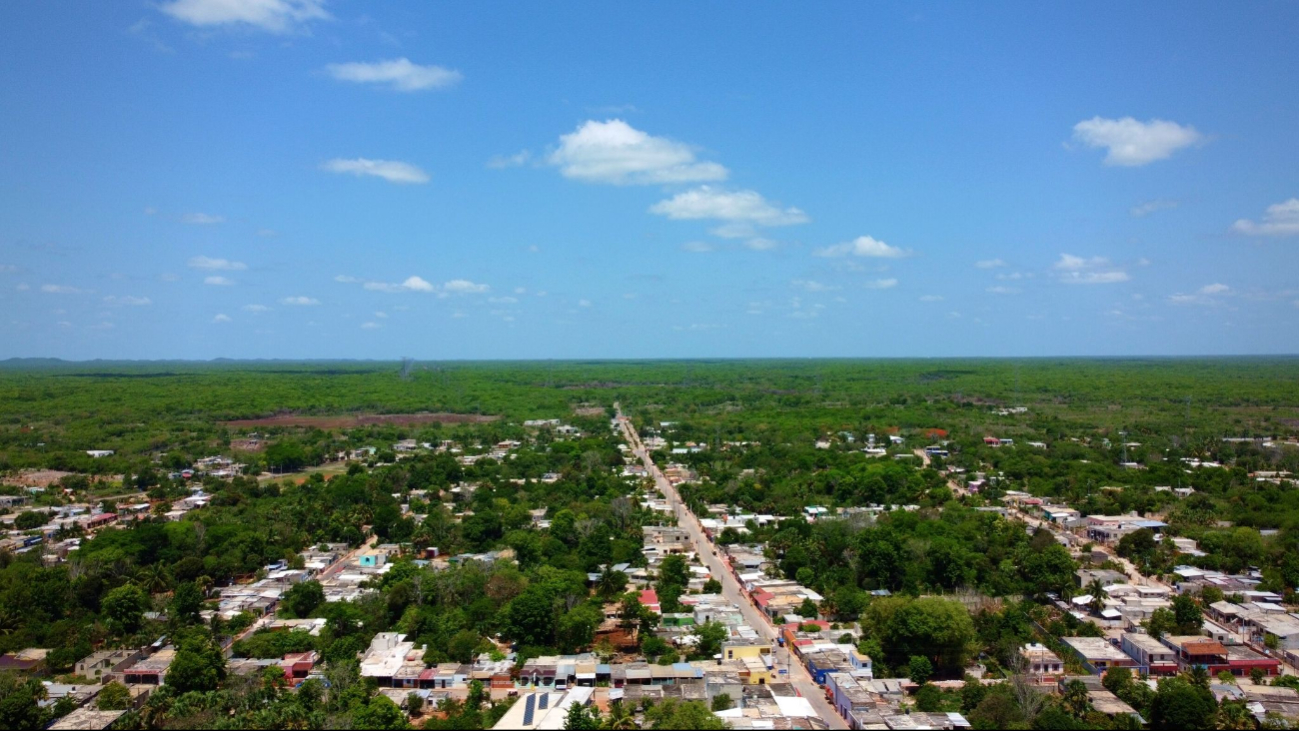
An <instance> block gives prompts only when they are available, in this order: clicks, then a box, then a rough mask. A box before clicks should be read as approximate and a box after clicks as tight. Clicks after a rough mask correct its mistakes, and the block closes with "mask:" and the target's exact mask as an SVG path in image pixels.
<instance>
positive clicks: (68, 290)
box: [41, 284, 85, 294]
mask: <svg viewBox="0 0 1299 731" xmlns="http://www.w3.org/2000/svg"><path fill="white" fill-rule="evenodd" d="M41 291H42V292H44V293H46V294H85V290H84V289H77V288H76V287H69V286H67V285H66V284H42V285H41Z"/></svg>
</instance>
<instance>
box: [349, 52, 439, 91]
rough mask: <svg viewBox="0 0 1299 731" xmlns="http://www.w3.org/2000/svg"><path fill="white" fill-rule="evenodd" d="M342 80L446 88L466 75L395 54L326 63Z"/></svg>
mask: <svg viewBox="0 0 1299 731" xmlns="http://www.w3.org/2000/svg"><path fill="white" fill-rule="evenodd" d="M325 70H326V71H328V72H329V74H330V76H333V77H334V78H335V79H338V80H339V81H351V82H354V83H358V84H383V85H385V86H388V87H389V88H391V89H392V90H394V91H427V90H429V89H445V88H447V87H449V86H455V85H456V84H458V83H460V80H461V79H463V78H464V75H463V74H461V73H460V72H459V71H456V70H454V69H448V68H443V67H441V66H421V65H419V64H417V63H411V62H410V60H409V59H405V58H394V59H392V60H389V61H375V62H373V63H360V62H354V63H331V64H329V65H328V66H326V67H325Z"/></svg>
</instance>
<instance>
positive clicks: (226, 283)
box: [203, 274, 235, 287]
mask: <svg viewBox="0 0 1299 731" xmlns="http://www.w3.org/2000/svg"><path fill="white" fill-rule="evenodd" d="M203 283H204V284H210V285H212V286H214V287H233V286H234V283H235V280H233V279H229V278H227V277H223V276H220V275H216V274H214V275H212V276H210V277H205V278H204V279H203Z"/></svg>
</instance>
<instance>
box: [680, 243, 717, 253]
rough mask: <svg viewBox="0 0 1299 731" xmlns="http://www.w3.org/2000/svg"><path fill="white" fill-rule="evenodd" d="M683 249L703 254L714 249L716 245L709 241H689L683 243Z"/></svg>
mask: <svg viewBox="0 0 1299 731" xmlns="http://www.w3.org/2000/svg"><path fill="white" fill-rule="evenodd" d="M681 250H682V251H689V252H691V253H692V254H703V253H707V252H709V251H713V250H714V247H713V245H712V244H710V243H708V242H707V241H687V242H686V243H684V244H682V245H681Z"/></svg>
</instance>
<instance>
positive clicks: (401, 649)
mask: <svg viewBox="0 0 1299 731" xmlns="http://www.w3.org/2000/svg"><path fill="white" fill-rule="evenodd" d="M412 655H414V656H415V657H417V658H421V660H420V666H421V670H422V669H423V660H422V658H423V655H424V653H423V651H422V650H421V651H419V652H416V651H415V643H414V642H407V641H406V635H403V634H398V633H396V632H380V633H379V634H377V635H375V636H374V639H373V640H371V641H370V648H369V649H368V650H366V652H365V654H364V655H362V656H361V658H360V660H361V677H362V678H374V679H375V680H376V681H377V682H378V683H379V685H380V686H388V687H392V684H393V678H394V677H395V676H396V675H397V674H398V671H400V670H401V669H402V666H403V665H405V664H406V661H407V658H409V657H411V656H412Z"/></svg>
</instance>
